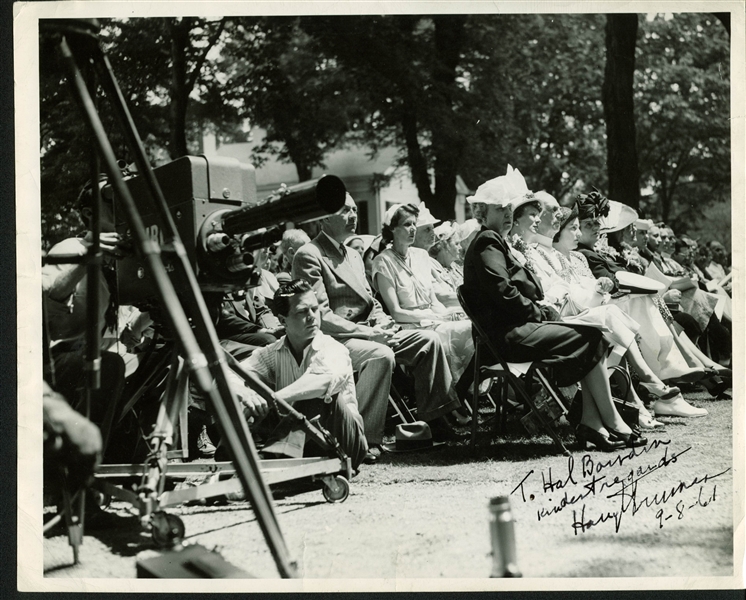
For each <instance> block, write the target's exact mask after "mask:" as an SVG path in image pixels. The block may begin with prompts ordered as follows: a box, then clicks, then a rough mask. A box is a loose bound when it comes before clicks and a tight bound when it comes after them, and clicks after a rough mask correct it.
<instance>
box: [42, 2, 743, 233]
mask: <svg viewBox="0 0 746 600" xmlns="http://www.w3.org/2000/svg"><path fill="white" fill-rule="evenodd" d="M636 22H638V23H639V24H638V27H639V32H638V35H637V44H636V54H635V69H634V79H633V81H632V85H633V92H634V126H635V128H636V131H637V133H636V136H634V137H635V138H636V140H634V141H636V144H635V145H634V148H635V150H636V152H637V154H638V159H637V160H636V161H634V160H632V161H631V162H632V163H635V162H636V164H637V166H638V168H639V174H640V178H639V181H640V184H639V185H640V186H641V187H642V192H643V196H642V199H641V203H640V207H641V210H642V211H644V212H645V213H647V214H649V215H652V216H656V217H662V218H664V219H671V220H673V221H674V222H675V223H678V224H683V223H686V222H687V221H689V222H692V221H694V220H696V219H697V218H698V216H699V215H700V214H701V211H702V210H704V209H705V207H706V205H707V204H708V203H711V202H716V201H718V200H723V199H727V198H728V195H729V192H730V188H729V179H730V149H729V148H730V138H729V133H730V132H729V120H728V116H729V105H728V102H729V77H730V72H729V62H728V55H729V41H728V34H727V31H726V30H725V28H724V27H723V24H722V23H721V21H719V20H718V19H717V18H716V17H715V16H713V15H708V14H675V15H673V16H669V17H664V16H656V17H654V18H652V17H645V16H640V17H639V18H636ZM605 24H606V17H604V16H603V15H580V14H577V15H570V14H564V15H540V14H535V15H498V14H492V15H484V14H480V15H456V16H454V15H445V16H428V15H395V16H334V17H236V18H224V19H210V20H207V19H197V18H183V19H171V18H169V19H131V20H128V19H124V20H113V21H108V22H106V23H105V24H104V25H105V26H104V30H103V33H102V39H103V40H104V45H105V47H106V49H107V51H108V52H109V55H110V57H111V61H112V64H113V67H114V71H115V73H116V75H117V77H118V79H119V81H120V84H121V86H122V89H123V91H124V94H125V97H126V99H127V101H128V103H129V106H130V109H131V111H132V114H133V117H134V119H135V123H136V125H137V127H138V130H139V131H140V134H141V136H142V137H143V138H144V139H145V141H146V145H147V147H148V150H149V152H150V153H151V157H152V160H153V162H154V163H158V162H163V161H165V160H169V159H171V158H175V157H177V156H179V155H181V154H184V153H186V152H192V153H194V152H198V151H199V150H200V144H201V136H202V135H203V133H204V132H205V131H213V132H215V133H216V134H218V136H219V138H220V139H221V141H234V140H242V139H245V135H246V134H245V128H244V127H242V125H241V124H242V123H245V122H246V121H248V122H250V123H251V125H252V126H260V127H262V128H263V129H265V130H266V132H267V135H266V138H265V140H264V142H263V144H262V145H261V147H260V148H258V150H257V152H256V153H255V155H254V157H253V160H254V161H255V163H256V164H257V165H258V166H259V165H260V164H261V162H262V161H263V160H266V159H268V158H276V159H279V160H283V161H289V162H292V163H294V164H295V166H296V168H297V170H298V175H299V178H300V179H301V180H304V179H307V178H309V177H310V176H311V171H312V169H313V168H314V167H316V166H323V164H324V159H325V156H327V155H328V153H329V152H330V151H332V150H336V149H340V148H344V147H345V146H346V145H347V144H350V143H353V142H354V143H356V144H364V145H366V146H367V147H368V148H370V151H371V152H372V153H375V152H376V151H378V150H379V149H381V148H387V147H391V146H393V147H395V148H397V149H398V151H399V152H398V161H399V164H402V165H406V166H407V167H408V168H409V169H410V172H411V175H412V179H413V182H414V183H415V185H416V187H417V190H418V194H419V196H420V199H422V200H424V201H425V202H427V204H428V206H429V207H430V208H431V210H432V211H433V212H434V213H435V214H436V215H437V216H439V217H441V218H447V217H450V216H452V214H453V213H452V211H453V199H454V197H455V181H456V176H457V175H461V176H462V177H463V179H464V180H465V181H466V183H467V185H469V187H471V188H472V189H473V188H476V187H477V186H478V185H480V184H481V183H482V182H484V181H485V180H486V179H489V178H491V177H495V176H497V175H500V174H502V173H504V172H505V168H506V165H507V164H508V163H510V164H512V165H513V166H515V167H517V168H519V169H520V170H521V171H522V172H523V174H524V175H525V176H526V179H527V181H528V184H529V186H530V187H531V188H532V189H535V190H539V189H546V190H547V191H549V192H551V193H552V194H554V195H555V196H556V197H558V198H560V199H561V200H563V201H565V202H569V201H570V199H571V198H572V196H574V195H575V194H576V193H578V192H580V191H586V190H587V189H588V188H589V186H590V185H594V186H596V187H598V188H600V189H602V190H607V191H610V192H611V195H612V197H614V194H618V193H619V192H617V191H616V189H617V188H616V187H615V184H614V183H613V182H611V183H610V181H609V177H608V166H609V165H612V168H613V170H614V172H615V173H616V172H617V171H616V168H615V167H613V165H614V164H615V162H617V161H615V160H614V159H612V160H611V161H610V162H609V161H607V126H608V124H609V121H610V116H609V114H608V113H607V114H606V115H605V114H604V106H603V102H602V99H603V85H604V69H605V66H606V51H605V31H604V27H605ZM53 41H54V40H51V39H49V38H47V37H45V36H42V38H41V41H40V52H41V54H42V57H43V58H44V60H42V61H41V64H42V70H41V80H40V83H41V124H42V139H41V161H42V197H43V214H44V219H45V226H44V227H45V228H44V231H45V234H46V235H48V236H52V237H54V236H55V235H58V234H61V233H62V232H63V231H65V230H66V229H69V228H70V227H71V226H73V221H74V212H72V211H71V210H70V209H71V207H73V206H74V199H75V196H76V194H77V190H78V189H79V188H80V186H81V185H82V183H83V182H84V181H85V180H86V179H88V177H89V172H88V166H87V162H86V157H87V154H86V153H87V149H88V148H89V146H90V141H89V140H88V138H87V136H86V134H85V131H84V128H83V125H82V121H81V120H80V119H79V118H78V117H77V113H76V110H75V107H74V106H73V105H72V102H71V100H70V99H69V95H68V93H67V90H66V89H65V87H64V76H62V75H61V72H62V71H61V69H60V68H59V65H58V64H56V59H55V53H54V52H53V48H52V46H53ZM624 110H626V111H628V112H629V107H627V108H625V109H624ZM102 116H103V117H104V122H105V126H106V127H107V129H108V130H110V131H111V132H112V134H113V135H112V141H113V143H114V146H115V150H116V151H117V152H122V158H124V159H125V160H128V161H129V160H130V157H128V156H126V154H124V153H123V151H122V148H123V147H122V144H121V140H120V139H119V138H118V136H117V135H116V134H115V133H114V131H115V130H114V128H113V127H112V124H111V123H110V121H109V120H108V115H107V113H106V111H103V112H102ZM620 131H621V130H620ZM625 136H626V137H625ZM622 137H623V138H624V140H625V141H627V142H630V141H631V140H632V139H634V138H632V137H631V135H630V134H629V132H627V133H624V131H622ZM630 160H631V159H629V158H623V159H622V163H625V161H627V164H630V163H629V161H630ZM627 179H628V181H626V182H625V183H628V184H630V185H631V186H632V187H636V186H635V184H634V181H633V179H634V177H627ZM622 195H623V196H624V197H622V196H620V199H622V200H625V201H628V202H630V203H632V204H634V199H630V198H631V196H630V197H628V195H627V194H626V193H624V194H622Z"/></svg>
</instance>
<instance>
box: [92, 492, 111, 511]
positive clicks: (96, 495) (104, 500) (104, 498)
mask: <svg viewBox="0 0 746 600" xmlns="http://www.w3.org/2000/svg"><path fill="white" fill-rule="evenodd" d="M91 495H92V497H93V501H94V502H95V503H96V506H98V507H99V508H100V509H102V510H106V509H107V508H109V506H111V494H105V493H104V492H99V491H96V490H93V491H92V493H91Z"/></svg>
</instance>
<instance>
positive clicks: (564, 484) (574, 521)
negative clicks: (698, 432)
mask: <svg viewBox="0 0 746 600" xmlns="http://www.w3.org/2000/svg"><path fill="white" fill-rule="evenodd" d="M690 450H691V447H687V448H683V449H681V450H676V449H674V448H673V447H672V446H671V440H653V441H652V442H650V443H649V444H648V445H646V446H642V447H640V448H632V449H630V450H628V451H623V452H619V453H617V454H615V455H612V456H610V457H608V458H607V457H603V458H599V457H598V456H592V455H590V454H584V455H582V456H581V457H580V459H579V460H576V459H575V457H574V456H570V457H568V459H567V463H566V464H565V465H563V466H562V468H560V469H557V468H556V467H555V468H553V467H548V468H547V469H546V470H543V471H541V472H540V473H536V471H535V470H534V469H532V470H530V471H528V473H526V475H525V476H524V477H523V478H522V479H521V481H520V482H519V483H518V485H516V486H515V487H514V488H513V490H512V491H511V495H516V496H518V497H519V498H520V499H521V500H522V501H523V502H524V503H535V504H536V509H535V510H536V513H535V514H536V519H537V521H539V522H541V521H545V520H547V519H550V518H559V517H558V515H560V516H563V515H564V517H563V518H567V521H568V525H569V527H570V528H571V529H572V531H573V532H574V534H575V535H581V534H583V533H586V532H588V531H590V530H592V529H594V528H598V527H599V526H602V525H606V526H609V527H613V528H614V531H615V532H617V533H618V532H619V530H620V528H621V527H622V524H623V522H624V520H625V518H629V517H636V516H637V515H638V514H645V515H648V516H649V517H652V518H653V520H654V522H655V524H656V526H657V527H658V528H663V527H665V526H666V524H667V523H670V522H671V521H680V520H682V519H685V518H686V516H687V515H688V514H689V513H690V512H691V511H699V510H703V509H706V508H707V507H708V506H710V505H711V504H712V503H713V502H715V501H716V500H717V484H716V483H713V480H715V479H717V478H718V477H721V476H723V475H725V474H726V473H728V472H729V471H730V469H729V468H728V469H725V470H723V471H720V472H718V473H705V474H702V475H696V476H692V477H688V478H686V477H685V478H684V479H683V480H682V479H681V478H680V477H678V476H677V473H676V472H675V470H674V469H672V468H671V466H672V465H676V464H677V463H679V462H680V461H685V460H686V458H687V456H686V455H687V453H688V452H689V451H690ZM666 470H667V473H666V475H667V477H666V480H667V483H665V484H661V483H658V484H650V481H651V480H650V479H648V480H646V478H647V477H649V476H650V475H651V474H653V473H656V472H662V471H666Z"/></svg>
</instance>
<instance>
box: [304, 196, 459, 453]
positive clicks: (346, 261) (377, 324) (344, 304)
mask: <svg viewBox="0 0 746 600" xmlns="http://www.w3.org/2000/svg"><path fill="white" fill-rule="evenodd" d="M356 227H357V206H356V204H355V201H354V200H353V198H352V196H350V195H349V194H347V198H346V200H345V206H344V208H343V209H342V210H341V211H340V212H339V213H337V214H335V215H332V216H330V217H327V218H325V219H324V220H323V221H322V222H321V233H319V234H318V235H317V236H316V237H315V238H314V239H313V240H312V241H311V242H309V243H307V244H305V245H304V246H302V247H301V248H300V249H299V250H298V251H297V252H296V253H295V257H294V258H293V271H292V277H293V279H296V278H303V279H306V280H307V281H308V282H309V283H310V284H311V285H312V286H313V289H314V291H315V292H316V296H317V298H318V300H319V306H320V307H321V330H322V331H323V332H324V333H326V334H327V335H331V336H332V337H334V338H335V339H337V340H338V341H340V342H342V343H343V344H344V345H345V346H346V347H347V349H348V350H349V352H350V358H351V359H352V366H353V369H354V370H355V372H357V373H358V382H357V396H358V404H359V406H360V413H361V414H362V416H363V421H364V423H365V435H366V438H367V439H368V444H369V446H371V447H372V448H374V450H373V454H374V455H378V454H380V444H381V441H382V437H383V426H384V421H385V418H386V407H387V403H388V394H389V388H390V385H391V374H392V370H393V367H394V363H395V362H396V363H399V364H401V365H404V366H406V367H410V368H411V371H412V375H413V377H414V384H415V398H416V402H417V416H418V417H419V419H421V420H423V421H428V422H429V423H430V427H431V429H432V431H433V437H434V438H435V439H436V440H443V439H453V438H454V434H453V431H452V429H450V427H449V426H448V424H447V422H446V421H445V419H444V418H443V416H444V415H446V414H447V413H449V412H451V411H452V410H454V409H455V408H457V407H458V406H459V401H458V399H457V398H456V397H454V396H453V395H451V393H450V392H449V389H450V386H451V375H450V371H449V370H448V360H447V357H446V354H445V349H444V348H443V346H442V345H441V343H440V339H439V337H438V334H436V333H435V332H434V331H429V330H415V329H408V330H401V331H397V330H396V327H395V326H394V323H393V321H392V319H391V317H389V316H388V315H387V314H386V313H384V312H383V309H382V308H381V305H380V303H379V302H378V301H377V300H375V299H374V298H373V294H372V292H371V289H370V286H369V285H368V282H367V280H366V278H365V267H364V266H363V260H362V258H361V257H360V254H359V253H358V252H356V251H354V250H353V251H350V249H349V248H345V246H344V241H345V240H346V239H347V238H348V237H349V236H350V235H352V234H353V233H354V232H355V228H356Z"/></svg>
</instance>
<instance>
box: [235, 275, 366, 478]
mask: <svg viewBox="0 0 746 600" xmlns="http://www.w3.org/2000/svg"><path fill="white" fill-rule="evenodd" d="M273 304H274V307H273V310H274V312H275V314H276V315H277V317H278V318H279V320H280V322H281V323H282V324H283V326H284V327H285V335H284V336H283V337H282V338H280V339H279V340H278V341H276V342H274V343H272V344H270V345H268V346H264V347H262V348H258V349H257V350H255V351H254V353H253V354H252V355H251V356H250V357H249V358H247V359H246V360H245V361H243V362H242V363H241V365H242V366H243V367H244V368H245V369H247V370H249V371H252V372H253V373H254V374H255V375H257V376H258V378H259V379H261V380H262V381H263V382H264V383H265V384H267V385H268V386H269V387H271V388H272V389H274V390H276V392H275V393H276V395H277V397H278V398H281V399H282V400H284V401H285V402H287V403H289V404H291V405H292V406H293V408H295V409H296V410H297V411H298V412H301V413H303V414H304V415H305V416H306V417H307V418H309V419H312V418H314V417H315V416H317V415H320V416H321V419H320V421H319V423H320V425H321V426H322V427H323V428H324V429H326V430H328V431H329V432H330V433H331V434H332V436H334V438H335V439H336V440H337V442H338V443H339V445H340V446H341V448H342V449H343V450H344V452H345V453H346V454H347V456H349V457H350V460H351V462H352V468H353V469H357V467H358V465H360V463H361V462H362V461H363V459H364V458H365V455H366V453H367V451H368V444H367V442H366V441H365V432H364V429H363V418H362V417H361V416H360V412H359V411H358V407H357V397H356V396H355V382H354V379H353V374H352V362H351V361H350V354H349V352H348V351H347V348H345V347H344V346H343V345H342V344H340V343H339V342H337V341H336V340H334V339H332V338H331V337H329V336H328V335H325V334H323V333H321V330H320V329H319V303H318V301H317V300H316V294H314V292H313V289H311V286H310V284H309V283H308V282H306V281H305V280H302V279H296V280H293V281H288V282H287V283H283V284H281V285H280V287H279V288H278V290H277V291H276V292H275V296H274V303H273ZM239 396H240V397H241V402H242V404H243V405H244V406H245V407H246V413H247V416H248V417H253V418H254V419H255V420H257V421H258V420H260V419H263V418H264V417H266V416H267V415H268V414H269V406H268V404H267V402H266V400H264V398H262V397H261V396H259V395H258V394H256V393H254V392H252V391H251V390H250V389H249V388H245V392H244V393H241V394H239ZM283 433H284V435H283ZM297 436H300V437H303V439H305V438H304V434H303V433H302V432H299V431H295V432H290V433H288V432H287V430H286V429H284V427H283V423H280V425H278V427H277V428H276V429H275V431H274V432H273V434H272V435H271V436H270V439H271V440H274V443H271V444H270V445H268V446H267V447H265V448H264V451H265V452H273V453H281V454H286V455H290V456H294V457H298V456H299V455H301V450H302V446H303V441H298V437H297ZM278 438H282V439H278ZM293 442H295V443H293Z"/></svg>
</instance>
